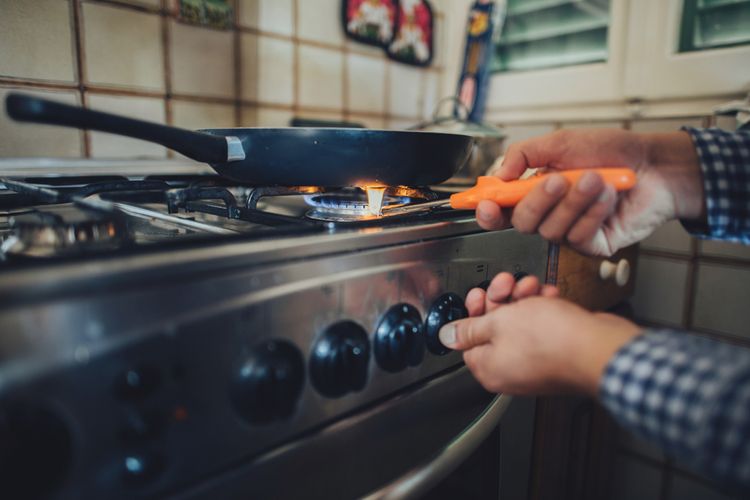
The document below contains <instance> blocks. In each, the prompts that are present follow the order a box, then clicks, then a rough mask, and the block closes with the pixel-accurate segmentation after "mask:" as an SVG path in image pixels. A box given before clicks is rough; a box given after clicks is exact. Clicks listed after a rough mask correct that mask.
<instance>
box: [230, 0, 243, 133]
mask: <svg viewBox="0 0 750 500" xmlns="http://www.w3.org/2000/svg"><path fill="white" fill-rule="evenodd" d="M239 23H240V2H239V1H235V2H234V26H233V30H232V42H233V44H232V50H233V51H234V53H233V56H234V68H232V69H233V71H234V126H235V127H240V126H242V77H243V75H242V40H241V36H242V34H241V33H240V31H239V30H238V29H237V27H238V26H239Z"/></svg>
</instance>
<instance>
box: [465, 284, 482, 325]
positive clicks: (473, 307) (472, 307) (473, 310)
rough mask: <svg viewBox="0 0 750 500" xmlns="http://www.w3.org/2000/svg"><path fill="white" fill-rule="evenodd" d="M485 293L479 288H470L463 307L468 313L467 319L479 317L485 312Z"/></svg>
mask: <svg viewBox="0 0 750 500" xmlns="http://www.w3.org/2000/svg"><path fill="white" fill-rule="evenodd" d="M484 301H485V293H484V290H482V289H481V288H472V289H471V290H469V293H468V294H466V301H465V303H464V305H465V306H466V310H467V311H468V312H469V317H472V318H473V317H474V316H481V315H483V314H484V312H485V307H484Z"/></svg>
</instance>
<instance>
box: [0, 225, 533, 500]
mask: <svg viewBox="0 0 750 500" xmlns="http://www.w3.org/2000/svg"><path fill="white" fill-rule="evenodd" d="M546 263H547V244H546V243H545V242H543V241H542V240H541V239H539V238H535V237H530V236H524V235H520V234H517V233H515V232H513V231H501V232H491V233H484V232H481V233H472V234H468V235H466V234H462V235H460V236H454V237H445V238H439V239H433V240H428V241H416V242H411V243H403V242H402V243H399V244H394V245H392V246H384V247H382V248H373V249H369V250H367V249H365V250H361V251H358V252H351V253H343V254H335V255H330V256H322V257H316V258H307V259H289V260H287V261H280V262H278V263H277V264H264V265H259V266H255V267H247V268H241V269H238V268H237V266H235V267H231V266H229V265H227V266H225V268H224V269H225V270H224V271H221V272H195V273H193V274H191V275H189V276H188V277H186V276H182V279H180V280H173V281H170V280H160V281H157V280H154V279H152V280H151V281H150V282H149V283H148V284H144V285H143V286H134V284H133V283H132V282H127V283H126V284H124V285H123V286H122V287H121V288H118V287H117V286H114V284H111V283H109V284H108V288H107V290H106V292H100V293H88V292H86V293H80V294H78V295H73V294H71V295H70V296H69V297H68V298H66V300H64V301H60V300H57V299H55V300H50V301H49V302H45V301H43V300H40V301H38V303H35V304H33V305H30V306H28V307H26V308H19V309H13V308H5V309H3V310H2V311H0V327H2V328H0V330H1V331H2V332H3V336H2V338H0V341H2V342H0V348H2V349H4V350H0V353H2V355H3V356H5V357H4V359H3V362H2V363H0V380H3V381H4V384H3V385H2V386H0V442H3V443H5V442H9V443H11V445H10V446H9V447H7V446H0V484H3V487H4V488H5V489H4V493H6V494H10V496H9V498H13V494H12V493H13V492H14V491H13V490H14V489H15V490H16V492H20V493H24V492H27V491H28V492H32V493H34V492H36V491H37V490H36V489H34V488H43V487H44V488H48V489H45V490H44V491H41V490H39V495H38V496H42V497H44V496H51V497H53V498H56V499H72V498H76V499H78V498H84V499H87V498H96V499H98V498H108V499H115V500H117V499H125V498H127V499H131V498H159V497H163V496H165V495H166V494H167V493H168V494H175V493H178V492H180V491H183V490H186V489H188V488H190V487H191V486H193V485H195V484H196V482H197V481H199V479H200V478H208V477H211V476H212V475H214V474H219V473H220V472H221V471H226V470H227V469H228V468H230V467H233V466H235V465H237V464H241V463H250V462H252V461H254V460H258V459H260V458H261V457H263V456H264V454H266V453H270V452H272V451H273V450H274V449H276V448H277V447H279V446H282V445H285V444H288V443H290V442H292V441H293V440H294V439H297V438H298V437H299V436H301V435H307V434H308V433H311V432H316V431H317V430H319V429H322V428H324V427H325V426H327V425H330V424H332V423H334V422H336V421H337V420H338V419H340V418H342V417H343V416H345V415H352V413H354V412H357V411H360V410H362V409H364V408H368V407H370V406H371V405H372V404H375V403H377V402H378V401H383V400H385V399H386V398H389V397H395V396H397V395H398V394H402V393H404V392H406V391H410V390H413V389H414V388H415V387H420V386H422V384H424V383H425V382H426V381H428V380H430V379H432V378H434V377H438V376H440V375H441V374H444V373H445V372H446V371H447V370H450V369H452V368H454V367H456V366H457V365H459V364H461V363H462V358H461V354H460V353H458V352H452V351H450V350H449V349H447V348H445V347H444V346H442V344H440V342H439V339H438V336H437V334H438V332H439V330H440V328H441V327H442V326H443V325H445V324H446V323H447V322H449V321H453V320H456V319H459V318H462V317H464V316H466V309H465V308H464V306H463V300H464V298H465V294H466V292H467V291H468V290H470V289H471V288H473V287H475V286H478V285H479V284H481V283H482V282H484V281H486V280H489V279H491V278H492V277H493V276H494V275H495V274H496V273H498V272H500V271H508V272H512V273H518V272H525V273H529V274H533V275H535V276H537V277H539V278H540V279H544V277H545V270H546ZM214 264H215V262H214ZM194 270H195V269H194ZM131 280H132V278H131ZM30 329H33V331H32V330H30ZM61 329H62V330H61ZM32 340H33V341H32ZM14 346H18V353H17V354H14V351H13V350H12V349H14V348H15V347H14ZM18 366H23V367H34V369H36V368H38V367H45V369H44V370H39V371H38V372H37V373H36V374H35V375H33V376H32V375H31V373H32V371H29V370H27V371H25V372H24V371H23V370H17V369H16V368H18ZM20 373H25V374H26V375H24V376H23V377H21V378H15V379H14V378H13V377H14V376H15V374H20ZM36 421H41V422H42V424H40V426H41V427H44V428H45V429H46V431H45V432H35V431H34V430H33V429H36V428H37V427H39V426H36V424H34V425H33V426H32V425H31V424H30V423H29V422H32V423H33V422H36ZM30 426H31V427H30ZM32 427H33V428H32ZM39 474H42V475H43V477H41V476H39ZM27 478H39V479H30V480H27ZM7 485H11V487H10V489H9V487H8V486H7ZM29 485H30V486H29ZM25 488H26V489H25Z"/></svg>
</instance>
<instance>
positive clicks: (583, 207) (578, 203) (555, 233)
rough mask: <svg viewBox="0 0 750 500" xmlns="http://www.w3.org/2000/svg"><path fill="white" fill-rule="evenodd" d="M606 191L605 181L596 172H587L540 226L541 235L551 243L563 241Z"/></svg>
mask: <svg viewBox="0 0 750 500" xmlns="http://www.w3.org/2000/svg"><path fill="white" fill-rule="evenodd" d="M602 191H604V181H603V180H602V178H601V176H600V175H599V174H597V173H595V172H586V173H585V174H583V176H581V178H580V179H579V180H578V182H577V183H576V185H575V186H574V187H573V188H571V189H569V190H568V193H567V194H566V195H565V196H564V197H563V198H562V200H561V201H560V203H558V204H557V206H556V207H555V208H554V209H552V211H551V212H550V213H549V215H547V217H545V219H544V221H543V222H542V223H541V225H540V226H539V229H538V231H539V234H541V235H542V236H543V237H544V238H545V239H547V240H550V241H561V240H562V239H563V238H564V237H565V236H566V235H567V234H568V231H569V230H570V229H571V227H572V226H573V225H574V224H575V223H576V222H577V221H578V220H579V219H580V218H581V216H582V214H583V213H584V212H586V211H587V210H588V209H589V207H591V206H592V205H593V204H594V203H595V202H596V200H597V198H599V196H600V195H601V194H602Z"/></svg>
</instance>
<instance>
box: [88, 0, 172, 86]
mask: <svg viewBox="0 0 750 500" xmlns="http://www.w3.org/2000/svg"><path fill="white" fill-rule="evenodd" d="M83 27H84V40H85V48H86V69H87V74H88V80H89V81H90V82H92V83H101V84H107V85H118V86H125V87H140V88H145V89H153V90H164V58H163V57H162V43H161V17H160V16H159V15H157V14H147V13H143V12H137V11H134V10H130V9H124V8H121V7H112V6H108V5H100V4H94V3H88V2H86V3H84V4H83Z"/></svg>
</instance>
